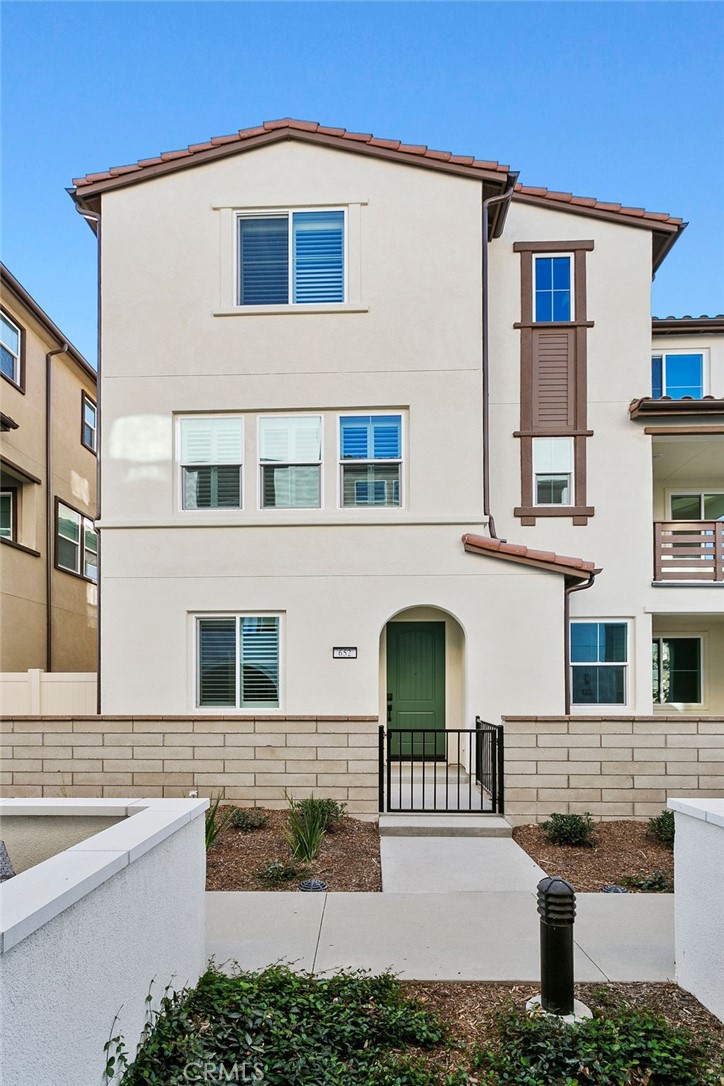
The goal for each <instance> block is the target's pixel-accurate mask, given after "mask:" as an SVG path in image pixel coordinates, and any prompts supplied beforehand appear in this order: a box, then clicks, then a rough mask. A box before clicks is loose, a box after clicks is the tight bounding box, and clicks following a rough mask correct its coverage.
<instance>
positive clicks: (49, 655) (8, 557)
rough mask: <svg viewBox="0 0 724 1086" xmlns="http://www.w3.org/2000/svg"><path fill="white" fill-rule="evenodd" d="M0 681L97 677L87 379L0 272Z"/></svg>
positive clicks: (93, 429)
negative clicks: (29, 675)
mask: <svg viewBox="0 0 724 1086" xmlns="http://www.w3.org/2000/svg"><path fill="white" fill-rule="evenodd" d="M0 278H1V285H2V313H1V317H2V342H1V346H0V373H1V374H2V380H0V393H1V395H2V398H1V402H2V415H1V416H0V430H1V431H2V432H1V433H0V469H1V475H0V484H1V485H0V543H2V547H1V548H0V551H1V553H0V559H1V560H2V577H1V580H0V588H1V590H2V638H1V643H0V672H4V673H7V672H23V671H27V670H28V669H31V668H40V669H43V670H44V671H54V672H58V671H60V672H93V671H95V669H96V626H97V610H98V588H97V580H98V557H97V555H98V547H97V540H96V533H95V530H94V524H93V522H94V518H95V511H96V462H97V452H96V445H97V434H98V418H97V407H96V374H95V371H94V370H93V369H92V368H91V367H90V366H89V364H88V362H86V360H85V358H83V356H82V355H81V354H80V353H79V351H77V350H76V349H75V347H74V346H73V345H72V344H71V343H69V342H68V340H67V339H66V337H65V336H64V335H63V333H62V332H61V331H60V329H59V328H57V327H56V325H55V324H54V323H53V321H51V319H50V318H49V317H48V316H47V314H46V313H44V312H43V310H42V309H41V308H40V306H39V305H38V304H37V302H36V301H35V300H34V299H33V298H31V297H30V295H29V294H28V292H27V291H26V290H25V289H24V287H22V286H21V284H20V283H19V282H18V281H17V279H15V277H14V276H13V275H11V274H10V272H9V271H8V270H7V268H6V267H5V266H4V265H0Z"/></svg>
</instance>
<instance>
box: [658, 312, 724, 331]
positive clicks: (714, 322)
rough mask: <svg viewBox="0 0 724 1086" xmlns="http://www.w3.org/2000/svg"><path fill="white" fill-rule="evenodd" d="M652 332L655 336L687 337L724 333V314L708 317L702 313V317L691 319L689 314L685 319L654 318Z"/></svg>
mask: <svg viewBox="0 0 724 1086" xmlns="http://www.w3.org/2000/svg"><path fill="white" fill-rule="evenodd" d="M651 331H652V333H653V334H654V335H655V336H686V335H692V334H700V333H701V334H703V335H711V334H712V333H716V332H724V313H717V314H715V315H714V316H712V317H707V316H706V314H705V313H702V315H701V316H700V317H691V316H690V315H689V314H688V313H687V314H686V315H685V316H683V317H653V318H652V320H651Z"/></svg>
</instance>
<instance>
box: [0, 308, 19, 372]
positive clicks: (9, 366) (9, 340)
mask: <svg viewBox="0 0 724 1086" xmlns="http://www.w3.org/2000/svg"><path fill="white" fill-rule="evenodd" d="M21 337H22V332H21V331H20V329H19V328H18V326H17V324H15V323H14V322H13V321H11V320H10V318H9V317H8V316H6V315H5V313H2V314H0V373H2V375H3V377H7V379H8V380H9V381H12V382H13V384H14V385H18V386H20V385H21V384H22V373H21V364H20V344H21Z"/></svg>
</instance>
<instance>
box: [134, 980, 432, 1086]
mask: <svg viewBox="0 0 724 1086" xmlns="http://www.w3.org/2000/svg"><path fill="white" fill-rule="evenodd" d="M443 1037H444V1027H443V1026H442V1025H441V1023H440V1021H439V1020H438V1019H437V1017H436V1016H435V1015H434V1014H432V1013H431V1012H430V1011H428V1010H426V1009H424V1008H423V1006H422V1005H421V1004H419V1003H418V1002H417V1001H414V1000H410V999H407V998H406V997H405V996H404V994H403V992H402V989H401V988H400V985H399V984H398V982H397V981H396V980H395V978H394V977H393V976H391V975H390V974H383V975H382V976H378V977H371V976H368V975H366V974H363V973H339V974H335V975H334V976H331V977H323V978H314V977H310V976H308V975H306V974H295V973H292V972H291V971H290V970H289V969H288V968H287V967H286V966H280V965H279V966H272V967H271V968H269V969H265V970H264V971H263V972H262V973H256V974H254V973H238V974H236V975H233V976H228V975H226V974H225V973H222V972H220V971H219V970H217V969H216V968H215V967H213V966H212V967H210V968H209V969H208V970H207V972H206V973H205V974H204V975H203V976H202V977H201V979H200V981H199V983H198V984H197V986H196V987H195V988H193V989H186V990H184V991H182V992H180V993H178V994H173V993H171V994H167V995H166V996H165V997H164V999H163V1000H162V1002H161V1007H160V1010H159V1011H158V1012H153V1013H152V1015H151V1021H150V1024H149V1027H148V1028H147V1030H146V1032H145V1034H144V1037H143V1038H142V1043H141V1045H140V1047H139V1050H138V1052H137V1054H136V1058H135V1060H134V1062H133V1064H132V1065H131V1066H128V1067H127V1070H126V1071H125V1074H124V1075H123V1078H122V1080H121V1082H122V1086H142V1084H146V1083H156V1084H159V1086H186V1084H187V1083H189V1082H194V1081H198V1082H202V1081H219V1082H223V1081H240V1082H246V1081H248V1082H254V1081H260V1082H263V1083H264V1084H265V1086H437V1084H438V1082H439V1079H438V1076H437V1074H436V1073H435V1072H434V1071H432V1070H429V1069H427V1068H426V1067H425V1064H424V1062H423V1060H422V1059H420V1058H419V1057H417V1058H410V1057H409V1056H407V1055H404V1054H401V1053H399V1052H398V1051H396V1050H397V1049H401V1048H405V1047H407V1046H415V1047H416V1048H432V1047H434V1046H435V1045H437V1044H439V1043H440V1042H441V1041H442V1040H443ZM123 1059H124V1060H125V1057H124V1058H123ZM235 1064H236V1066H237V1078H231V1077H229V1076H230V1075H233V1073H234V1072H233V1067H234V1065H235ZM205 1068H207V1069H212V1070H213V1069H217V1070H216V1071H215V1072H214V1073H215V1074H216V1077H215V1078H211V1077H210V1076H209V1072H208V1070H207V1071H206V1072H204V1069H205ZM242 1068H244V1069H245V1074H246V1077H245V1078H244V1077H242ZM194 1073H197V1075H198V1078H197V1079H194V1077H193V1075H194ZM204 1073H206V1074H207V1079H206V1080H205V1079H204V1078H203V1075H204ZM255 1075H256V1077H255ZM224 1076H226V1077H224Z"/></svg>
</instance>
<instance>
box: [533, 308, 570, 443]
mask: <svg viewBox="0 0 724 1086" xmlns="http://www.w3.org/2000/svg"><path fill="white" fill-rule="evenodd" d="M574 335H575V330H574V329H572V328H570V329H569V328H563V329H561V328H556V329H550V330H549V331H544V330H542V329H538V328H536V329H535V330H534V332H533V358H532V363H533V373H532V377H533V403H532V412H531V414H532V418H531V422H532V424H533V427H532V428H533V429H534V430H543V431H549V430H550V431H552V430H556V431H558V432H560V431H561V430H562V429H563V430H565V429H566V428H568V427H571V428H572V427H573V426H574V425H575V404H576V388H575V384H576V364H575V363H576V349H575V339H574Z"/></svg>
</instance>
